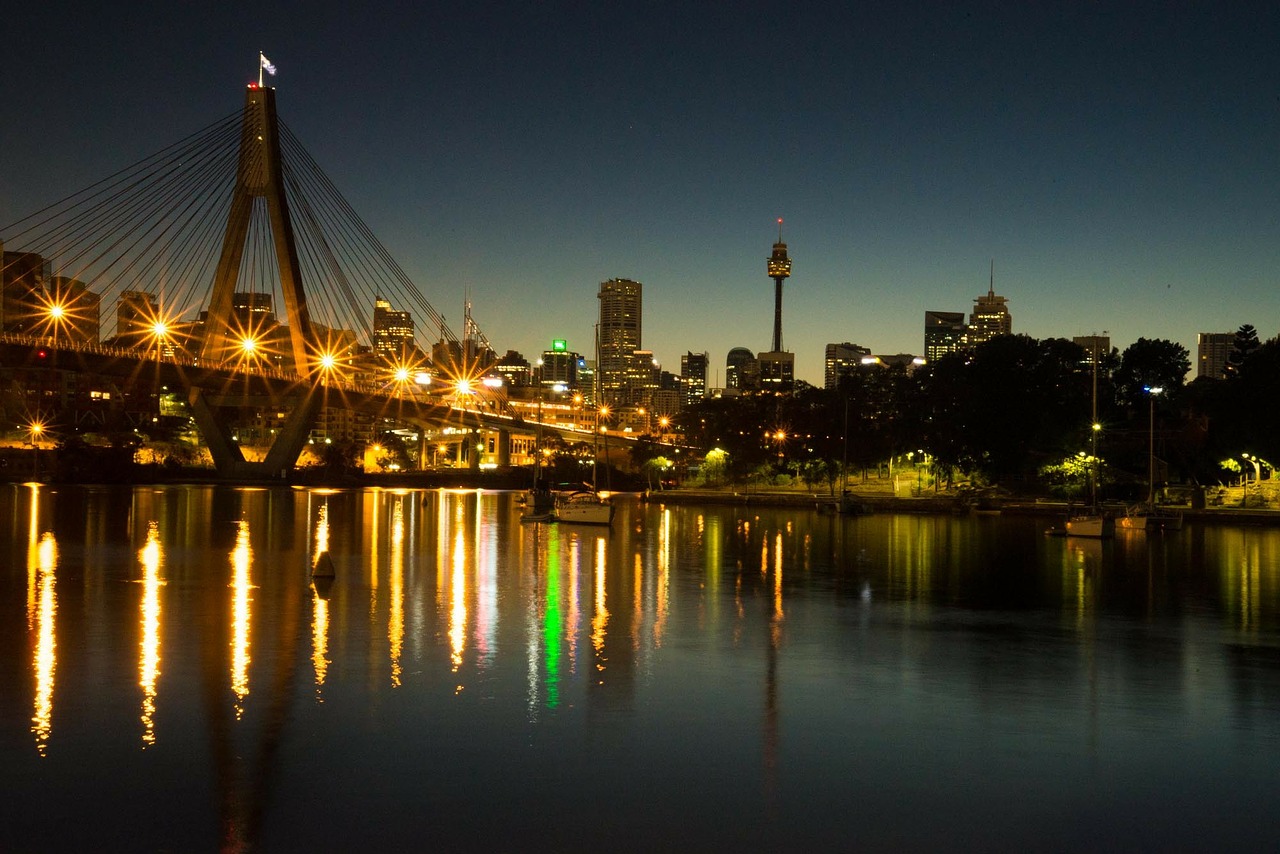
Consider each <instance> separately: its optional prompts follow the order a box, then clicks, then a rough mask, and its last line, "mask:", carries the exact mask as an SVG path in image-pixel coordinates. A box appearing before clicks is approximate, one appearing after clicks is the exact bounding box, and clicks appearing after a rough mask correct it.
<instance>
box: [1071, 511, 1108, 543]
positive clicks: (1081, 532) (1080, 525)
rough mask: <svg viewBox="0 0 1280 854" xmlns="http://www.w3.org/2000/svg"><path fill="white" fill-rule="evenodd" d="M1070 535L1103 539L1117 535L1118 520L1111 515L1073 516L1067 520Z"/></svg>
mask: <svg viewBox="0 0 1280 854" xmlns="http://www.w3.org/2000/svg"><path fill="white" fill-rule="evenodd" d="M1066 528H1067V530H1066V533H1067V536H1068V537H1093V538H1095V539H1101V538H1104V537H1111V536H1115V532H1116V520H1115V519H1113V518H1111V517H1110V516H1073V517H1071V518H1070V519H1068V520H1067V525H1066Z"/></svg>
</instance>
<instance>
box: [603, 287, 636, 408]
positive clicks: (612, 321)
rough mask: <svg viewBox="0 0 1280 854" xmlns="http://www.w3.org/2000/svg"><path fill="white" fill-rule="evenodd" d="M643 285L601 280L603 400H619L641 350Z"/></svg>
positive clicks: (607, 402)
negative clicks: (637, 354) (637, 352)
mask: <svg viewBox="0 0 1280 854" xmlns="http://www.w3.org/2000/svg"><path fill="white" fill-rule="evenodd" d="M642 292H643V286H642V285H641V284H640V283H639V282H634V281H632V280H631V279H609V280H608V281H607V282H601V283H600V293H599V295H598V296H599V299H600V364H599V365H598V366H597V370H599V372H600V392H601V395H602V397H603V398H604V399H603V400H602V401H601V403H605V404H609V403H617V402H619V401H620V400H622V399H623V398H625V397H626V395H625V394H624V393H623V392H624V389H625V386H626V380H627V374H628V371H629V369H630V368H631V367H632V365H633V363H634V358H633V354H634V353H635V352H636V351H637V350H639V349H640V313H641V307H642Z"/></svg>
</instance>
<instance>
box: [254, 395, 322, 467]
mask: <svg viewBox="0 0 1280 854" xmlns="http://www.w3.org/2000/svg"><path fill="white" fill-rule="evenodd" d="M321 398H322V395H320V394H319V391H318V389H315V388H312V389H311V390H309V391H308V392H307V395H306V397H304V398H303V399H302V401H301V402H300V403H299V404H298V405H297V406H296V407H294V409H293V411H292V412H290V413H289V417H288V418H287V419H286V420H285V422H284V426H283V427H282V428H281V429H280V432H279V433H277V434H276V440H275V442H273V443H272V445H271V450H269V451H267V458H266V459H265V460H263V467H264V468H265V469H266V474H267V477H271V478H276V477H280V478H283V477H285V476H286V475H287V474H288V473H289V471H290V470H291V469H292V468H293V466H294V463H296V462H297V461H298V455H299V454H301V453H302V446H303V445H305V444H306V443H307V436H308V435H309V434H310V433H311V428H312V427H314V426H315V423H316V416H317V415H318V414H319V413H320V403H321Z"/></svg>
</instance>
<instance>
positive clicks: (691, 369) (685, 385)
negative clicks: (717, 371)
mask: <svg viewBox="0 0 1280 854" xmlns="http://www.w3.org/2000/svg"><path fill="white" fill-rule="evenodd" d="M709 363H710V357H709V356H708V355H707V354H706V353H694V352H692V351H688V352H686V353H685V354H684V355H683V356H681V357H680V387H681V390H682V391H683V392H684V399H683V401H682V403H683V404H684V405H685V406H693V405H694V404H695V403H698V402H699V401H701V400H702V399H703V398H704V397H706V396H707V365H708V364H709Z"/></svg>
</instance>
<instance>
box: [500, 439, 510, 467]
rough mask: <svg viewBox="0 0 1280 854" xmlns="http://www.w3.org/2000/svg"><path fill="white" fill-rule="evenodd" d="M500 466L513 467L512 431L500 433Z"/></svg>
mask: <svg viewBox="0 0 1280 854" xmlns="http://www.w3.org/2000/svg"><path fill="white" fill-rule="evenodd" d="M498 465H499V467H501V468H506V467H507V466H509V465H511V431H510V430H499V431H498Z"/></svg>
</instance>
